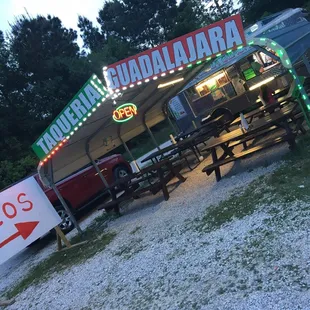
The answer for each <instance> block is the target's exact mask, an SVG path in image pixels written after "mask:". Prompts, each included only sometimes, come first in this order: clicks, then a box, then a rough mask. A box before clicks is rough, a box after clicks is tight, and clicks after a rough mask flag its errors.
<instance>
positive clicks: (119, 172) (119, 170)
mask: <svg viewBox="0 0 310 310" xmlns="http://www.w3.org/2000/svg"><path fill="white" fill-rule="evenodd" d="M113 173H114V180H115V181H117V180H119V179H121V178H124V177H127V176H128V175H129V170H128V168H127V167H125V166H118V167H116V168H115V169H114V171H113Z"/></svg>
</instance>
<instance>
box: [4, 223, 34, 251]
mask: <svg viewBox="0 0 310 310" xmlns="http://www.w3.org/2000/svg"><path fill="white" fill-rule="evenodd" d="M38 224H39V222H24V223H16V224H14V225H15V227H16V229H17V232H16V233H15V234H13V235H12V236H10V237H9V238H7V239H5V240H4V241H2V242H1V243H0V249H1V248H2V247H4V246H5V245H6V244H8V243H10V242H11V241H13V240H14V239H16V238H18V237H19V236H22V238H23V239H24V240H26V239H27V238H28V237H29V236H30V235H31V234H32V232H33V231H34V229H35V228H36V227H37V225H38Z"/></svg>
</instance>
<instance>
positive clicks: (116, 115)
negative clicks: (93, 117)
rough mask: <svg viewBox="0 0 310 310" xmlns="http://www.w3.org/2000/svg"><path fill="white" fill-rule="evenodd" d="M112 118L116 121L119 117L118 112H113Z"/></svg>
mask: <svg viewBox="0 0 310 310" xmlns="http://www.w3.org/2000/svg"><path fill="white" fill-rule="evenodd" d="M113 116H114V118H115V119H117V120H119V119H120V115H119V113H118V111H116V110H115V111H114V112H113Z"/></svg>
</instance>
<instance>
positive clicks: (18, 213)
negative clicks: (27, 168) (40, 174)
mask: <svg viewBox="0 0 310 310" xmlns="http://www.w3.org/2000/svg"><path fill="white" fill-rule="evenodd" d="M60 222H61V218H60V217H59V215H58V214H57V212H56V211H55V209H54V208H53V206H52V204H51V203H50V201H49V200H48V198H47V197H46V195H45V194H44V192H43V190H42V189H41V187H40V185H39V184H38V183H37V181H36V180H35V179H34V177H29V178H27V179H25V180H24V181H22V182H20V183H17V184H16V185H14V186H12V187H10V188H8V189H7V190H5V191H3V192H1V193H0V264H2V263H4V262H5V261H7V260H8V259H9V258H11V257H12V256H14V255H15V254H17V253H18V252H20V251H21V250H23V249H24V248H25V247H27V246H28V245H29V244H31V243H32V242H34V241H35V240H37V239H39V238H40V237H42V236H43V235H45V234H46V233H47V232H49V231H50V230H51V229H52V228H54V227H55V226H57V225H58V224H59V223H60Z"/></svg>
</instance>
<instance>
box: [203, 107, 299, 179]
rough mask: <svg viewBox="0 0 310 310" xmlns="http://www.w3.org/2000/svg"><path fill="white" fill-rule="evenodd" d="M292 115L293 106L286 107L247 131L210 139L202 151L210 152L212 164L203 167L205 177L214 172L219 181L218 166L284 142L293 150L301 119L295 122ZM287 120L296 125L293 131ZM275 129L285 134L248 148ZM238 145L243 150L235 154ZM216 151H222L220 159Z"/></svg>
mask: <svg viewBox="0 0 310 310" xmlns="http://www.w3.org/2000/svg"><path fill="white" fill-rule="evenodd" d="M293 113H294V106H291V107H287V108H284V109H282V110H280V111H277V112H274V113H272V114H270V115H268V116H265V117H263V118H261V119H258V120H257V121H254V122H253V123H252V124H251V125H252V126H251V128H250V130H248V131H244V130H243V129H241V128H238V129H236V130H233V131H231V132H230V133H227V134H224V135H222V136H220V137H218V138H212V139H210V140H209V141H208V142H207V145H206V147H205V148H204V149H203V150H202V151H206V150H208V151H211V155H212V161H213V163H212V164H210V165H207V166H206V167H204V168H203V170H202V171H203V172H205V173H207V175H210V174H211V173H212V172H213V171H214V172H215V175H216V180H217V181H220V180H221V172H220V166H222V165H225V164H227V163H229V162H232V161H235V160H237V159H240V158H243V157H245V156H248V155H250V154H252V153H254V152H257V151H260V150H262V149H266V148H268V147H271V146H273V145H275V144H277V143H281V142H285V141H286V142H288V143H289V145H290V148H293V147H294V145H295V136H296V132H297V131H298V130H299V126H301V123H302V119H299V120H296V121H295V119H294V115H293ZM288 119H292V120H293V121H294V122H295V123H296V127H295V131H293V130H292V129H291V128H290V126H289V124H288ZM275 128H284V129H285V134H284V135H281V136H278V137H276V138H273V139H270V140H264V141H263V143H261V144H260V145H257V146H254V147H251V148H248V146H247V144H246V143H247V142H248V141H250V140H253V139H256V138H258V137H261V136H263V135H264V134H267V133H268V132H270V131H271V130H274V129H275ZM240 144H243V145H244V147H245V149H244V150H243V151H241V152H240V153H237V154H235V153H234V151H233V150H234V148H235V147H236V146H237V145H240ZM218 149H221V150H223V154H222V155H221V156H220V157H219V156H218V153H217V150H218Z"/></svg>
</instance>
